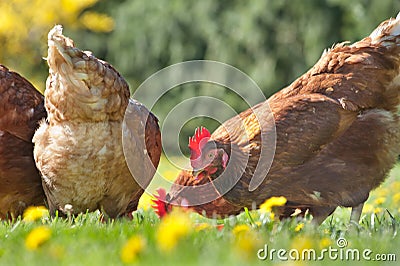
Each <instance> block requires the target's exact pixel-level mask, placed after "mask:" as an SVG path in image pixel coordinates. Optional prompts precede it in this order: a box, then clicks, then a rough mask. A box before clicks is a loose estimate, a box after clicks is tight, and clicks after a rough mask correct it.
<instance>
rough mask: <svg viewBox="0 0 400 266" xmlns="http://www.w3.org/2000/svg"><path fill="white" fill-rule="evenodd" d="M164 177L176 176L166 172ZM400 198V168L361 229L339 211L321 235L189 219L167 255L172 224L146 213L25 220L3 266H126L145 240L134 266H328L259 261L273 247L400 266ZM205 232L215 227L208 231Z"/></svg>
mask: <svg viewBox="0 0 400 266" xmlns="http://www.w3.org/2000/svg"><path fill="white" fill-rule="evenodd" d="M160 169H162V171H173V170H171V169H170V168H169V166H165V165H163V166H161V168H160ZM153 186H154V187H155V186H156V185H153ZM399 192H400V166H397V167H396V168H395V169H394V170H393V171H392V173H391V175H390V177H389V178H388V180H387V181H386V182H385V183H384V184H383V185H382V186H381V187H380V188H378V189H377V190H376V191H374V192H373V193H372V194H371V197H370V199H369V200H368V203H367V207H366V208H365V209H366V212H364V213H363V215H362V221H361V223H360V224H359V225H349V222H348V219H349V214H350V210H349V209H346V208H338V209H337V210H336V212H335V213H334V214H333V215H332V216H331V217H329V218H328V219H327V220H326V221H325V222H324V223H323V224H322V225H321V226H319V227H315V226H314V225H313V224H312V223H310V220H309V218H307V219H304V220H301V221H296V220H289V221H284V222H277V221H273V220H271V219H270V217H269V214H261V213H260V212H259V211H251V212H249V213H248V214H246V213H242V214H241V215H239V216H237V217H231V218H229V219H225V220H210V219H206V218H203V217H201V216H199V215H197V214H194V213H190V214H185V215H188V216H189V219H190V225H189V227H188V230H187V231H185V232H183V233H182V236H181V237H180V238H179V239H178V238H177V237H176V238H177V239H178V241H177V244H176V246H175V247H174V248H173V249H172V250H171V251H167V252H166V251H163V250H162V249H161V248H160V246H159V243H158V241H159V237H160V232H159V227H160V224H161V223H166V221H165V220H164V221H160V220H159V219H158V218H157V216H156V215H155V214H154V212H153V211H152V210H150V209H147V210H143V209H139V210H138V211H137V212H135V213H134V219H133V220H132V221H129V220H127V219H120V220H115V221H109V222H102V221H101V216H100V213H99V212H95V213H89V214H82V215H79V216H77V217H75V218H72V217H71V218H69V219H57V218H55V219H51V218H48V217H44V218H42V219H39V220H37V221H35V222H31V223H28V222H25V221H23V220H21V218H19V219H18V220H17V221H14V222H12V223H10V222H6V221H3V222H1V223H0V265H124V264H125V263H124V262H122V260H121V250H122V249H123V247H124V245H125V244H126V243H127V241H128V239H129V238H131V237H132V236H139V237H140V238H142V239H143V240H144V241H145V245H144V247H143V248H141V251H140V252H139V253H138V257H137V258H136V259H135V260H134V261H133V262H132V264H140V265H270V264H276V265H282V264H283V265H293V264H298V265H309V264H310V265H321V262H320V261H293V260H288V261H286V262H285V261H281V260H279V259H278V258H277V254H276V252H275V253H274V254H275V255H274V260H273V261H272V262H271V260H270V259H267V260H264V261H262V260H259V259H258V258H257V251H258V250H259V249H261V248H262V247H264V245H265V244H267V245H268V248H269V250H271V249H276V250H278V249H285V250H287V251H290V249H297V250H299V252H300V253H301V251H302V249H310V248H313V249H315V250H316V252H317V255H318V254H319V252H320V251H321V250H322V249H323V248H327V249H328V248H329V246H331V248H334V249H338V250H339V251H338V252H339V253H338V254H340V251H342V253H343V252H346V250H349V249H357V250H358V251H359V252H360V255H362V252H363V250H364V249H367V248H368V249H371V250H372V252H373V253H372V254H371V255H370V256H371V257H373V256H374V255H375V254H377V253H382V254H389V253H390V254H395V256H396V260H397V262H378V261H374V262H373V265H398V261H400V252H399V247H400V237H399V236H398V233H397V231H398V230H399V226H400V216H399V213H400V212H399V205H398V203H399V202H400V194H399ZM142 208H146V206H145V203H142ZM375 212H376V213H375ZM172 217H174V216H172ZM177 217H178V216H177ZM185 217H186V216H185ZM171 219H172V222H173V223H172V225H171V228H170V230H171V231H174V230H178V231H179V230H180V229H181V228H179V226H178V228H175V226H173V225H174V221H175V220H174V219H175V218H171ZM176 219H177V220H176V221H178V220H179V219H178V218H176ZM205 224H209V225H210V226H209V227H208V228H205V229H201V228H202V227H205ZM216 224H224V228H223V229H222V230H221V231H219V230H218V229H216V228H215V225H216ZM299 224H304V227H303V228H302V229H300V230H298V231H296V227H297V229H299V227H301V226H299ZM43 225H44V226H46V227H48V228H50V230H51V236H50V238H49V239H48V240H47V241H45V242H44V243H43V244H42V245H40V246H39V247H38V248H37V249H34V250H28V249H27V248H26V246H25V240H26V238H27V236H28V234H29V233H30V232H31V231H32V230H33V229H34V228H37V227H39V226H43ZM242 225H244V226H242ZM240 229H242V230H240ZM339 237H343V238H345V239H346V240H347V243H348V245H347V247H346V248H343V249H340V248H338V246H337V244H336V240H337V239H338V238H339ZM293 254H295V253H293ZM343 254H344V253H343ZM286 256H288V254H286ZM323 263H324V265H338V264H343V263H344V264H348V265H350V264H351V265H365V263H366V262H365V260H363V259H362V258H361V260H360V261H355V262H354V261H346V260H345V259H343V260H340V257H339V259H336V260H331V259H329V256H328V254H327V253H326V254H325V260H324V262H323ZM369 264H372V262H371V263H369Z"/></svg>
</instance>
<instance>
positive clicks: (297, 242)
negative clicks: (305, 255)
mask: <svg viewBox="0 0 400 266" xmlns="http://www.w3.org/2000/svg"><path fill="white" fill-rule="evenodd" d="M292 248H294V249H297V250H298V251H299V252H300V253H301V252H302V251H303V250H304V249H311V248H313V242H312V240H311V239H310V238H309V237H305V236H301V237H300V236H299V237H296V238H294V239H293V241H292Z"/></svg>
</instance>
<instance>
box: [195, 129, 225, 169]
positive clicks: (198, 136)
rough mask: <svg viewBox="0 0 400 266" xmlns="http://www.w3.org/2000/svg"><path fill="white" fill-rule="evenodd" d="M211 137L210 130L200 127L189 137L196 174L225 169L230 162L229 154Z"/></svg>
mask: <svg viewBox="0 0 400 266" xmlns="http://www.w3.org/2000/svg"><path fill="white" fill-rule="evenodd" d="M210 137H211V134H210V132H209V131H208V130H207V129H206V128H204V127H200V128H197V129H196V131H195V133H194V136H193V137H191V138H189V148H190V163H191V165H192V167H193V172H194V173H195V174H196V175H200V174H207V175H213V174H215V173H216V172H217V171H218V170H219V169H221V170H224V169H225V168H226V165H227V163H228V159H229V156H228V154H227V153H226V152H225V150H224V149H223V148H220V147H218V145H217V143H216V142H215V141H213V140H210Z"/></svg>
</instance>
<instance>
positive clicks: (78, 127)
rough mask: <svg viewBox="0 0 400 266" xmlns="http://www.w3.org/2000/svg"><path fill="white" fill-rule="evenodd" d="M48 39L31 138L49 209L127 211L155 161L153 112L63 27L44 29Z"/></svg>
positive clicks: (132, 207)
mask: <svg viewBox="0 0 400 266" xmlns="http://www.w3.org/2000/svg"><path fill="white" fill-rule="evenodd" d="M48 45H49V48H48V57H47V62H48V64H49V67H50V69H49V77H48V79H47V84H46V91H45V106H46V110H47V112H48V120H47V122H43V123H42V124H41V125H40V128H39V129H38V131H37V132H36V133H35V136H34V138H33V140H34V142H35V150H34V156H35V161H36V165H37V166H38V168H39V170H40V171H41V174H42V180H43V187H44V190H45V193H46V196H47V199H48V203H49V209H50V212H51V213H52V214H54V213H55V211H56V210H58V211H60V212H62V213H67V212H70V213H72V214H77V213H80V212H86V211H93V210H96V209H101V210H102V211H103V212H105V213H106V214H107V215H108V216H109V217H111V218H114V217H118V216H121V215H123V214H125V213H129V212H132V211H133V210H135V209H136V208H137V204H138V201H139V198H140V196H141V195H142V193H143V189H144V188H146V187H147V185H148V184H149V182H150V181H151V179H152V177H153V175H154V173H155V170H156V168H157V166H158V163H159V158H160V154H161V135H160V130H159V127H158V121H157V118H156V117H155V116H154V115H153V114H151V113H150V112H149V111H148V110H147V109H146V108H145V107H144V106H143V105H142V104H140V103H139V102H137V101H135V100H130V99H129V95H130V92H129V88H128V84H127V83H126V81H125V80H124V79H123V77H122V76H121V75H120V74H119V73H118V72H117V71H116V70H115V69H114V68H113V67H112V66H111V65H110V64H108V63H107V62H104V61H102V60H99V59H97V58H96V57H94V56H93V55H91V53H90V52H83V51H81V50H79V49H78V48H76V47H74V44H73V41H72V40H71V39H69V38H66V37H64V36H63V35H62V27H61V26H55V27H54V28H53V29H52V30H51V31H50V32H49V35H48ZM127 107H128V108H127ZM125 112H126V119H125V123H123V121H124V115H125ZM123 141H124V143H123ZM124 152H125V154H126V155H127V157H126V158H127V160H126V158H125V156H124ZM128 165H129V168H128ZM130 170H131V171H130ZM138 182H139V183H140V185H139V184H138Z"/></svg>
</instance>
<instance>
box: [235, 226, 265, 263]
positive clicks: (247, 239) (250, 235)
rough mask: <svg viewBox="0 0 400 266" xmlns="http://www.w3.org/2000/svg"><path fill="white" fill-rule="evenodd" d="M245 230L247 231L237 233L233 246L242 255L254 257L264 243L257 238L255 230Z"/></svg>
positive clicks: (247, 257)
mask: <svg viewBox="0 0 400 266" xmlns="http://www.w3.org/2000/svg"><path fill="white" fill-rule="evenodd" d="M242 232H243V231H242ZM245 232H246V233H240V234H239V235H236V237H235V240H234V242H233V248H234V250H235V251H236V252H237V253H239V254H240V255H241V257H244V258H246V259H249V258H254V254H256V252H257V250H258V249H259V248H260V246H261V245H262V243H260V240H259V239H258V238H257V235H256V234H255V232H254V231H245Z"/></svg>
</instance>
